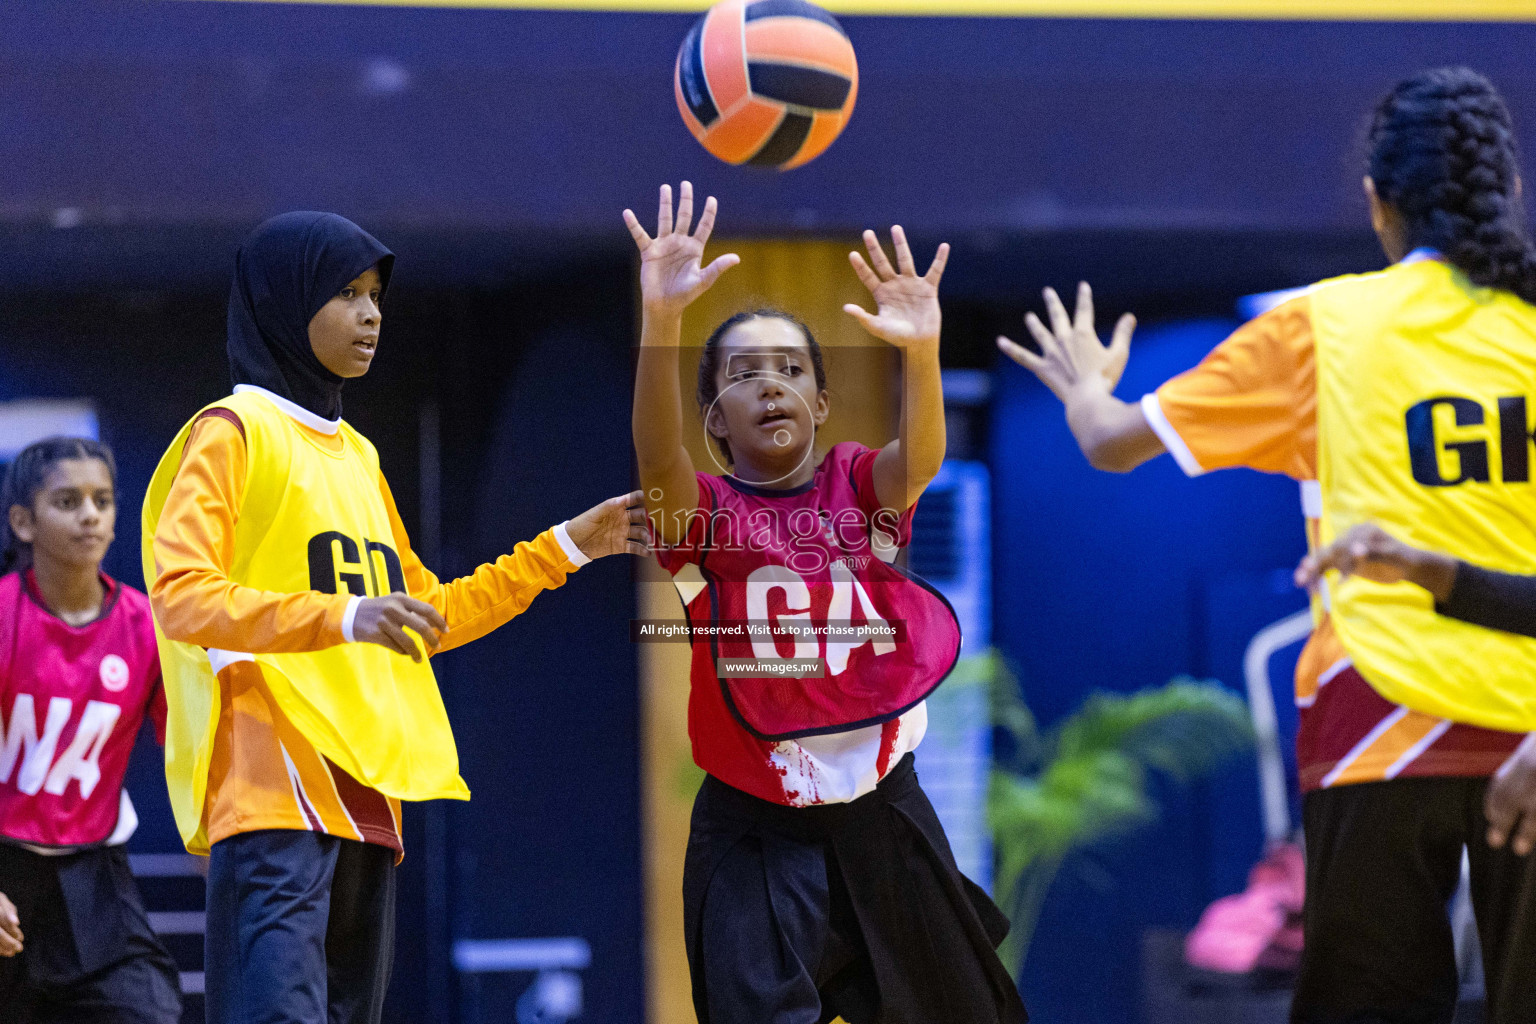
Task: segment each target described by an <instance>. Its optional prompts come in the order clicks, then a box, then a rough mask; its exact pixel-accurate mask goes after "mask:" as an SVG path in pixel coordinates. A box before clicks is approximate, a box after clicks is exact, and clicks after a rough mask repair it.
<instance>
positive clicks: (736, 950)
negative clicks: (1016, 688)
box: [683, 754, 1029, 1024]
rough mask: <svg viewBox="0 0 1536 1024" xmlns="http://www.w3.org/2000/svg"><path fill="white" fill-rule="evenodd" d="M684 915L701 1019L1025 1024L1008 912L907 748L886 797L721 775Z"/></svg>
mask: <svg viewBox="0 0 1536 1024" xmlns="http://www.w3.org/2000/svg"><path fill="white" fill-rule="evenodd" d="M683 912H684V922H685V932H686V938H687V944H688V966H689V969H690V972H691V974H692V978H693V1002H694V1010H695V1012H696V1014H697V1016H698V1019H699V1021H700V1024H827V1022H828V1021H831V1020H832V1019H833V1018H834V1017H837V1016H841V1017H842V1018H843V1019H844V1020H846V1021H848V1022H849V1024H1024V1022H1025V1021H1027V1020H1028V1017H1029V1015H1028V1014H1027V1013H1026V1012H1025V1010H1024V1004H1023V1002H1022V1001H1021V1000H1020V999H1019V992H1018V989H1017V988H1016V987H1015V986H1014V983H1013V980H1012V979H1011V978H1010V977H1009V976H1008V972H1007V970H1006V969H1005V968H1004V967H1003V964H1002V961H1001V960H999V959H998V956H997V952H996V947H997V945H998V943H1000V942H1001V941H1002V940H1003V937H1004V936H1005V935H1007V932H1008V921H1007V919H1006V918H1005V917H1004V916H1003V914H1002V913H1001V912H1000V911H999V910H998V909H997V907H996V906H994V905H993V903H992V901H991V899H989V898H988V897H987V894H986V893H985V892H983V891H982V890H981V889H980V888H979V887H977V886H976V885H975V884H974V883H973V882H971V881H970V879H968V878H966V877H965V876H964V875H962V874H961V873H960V870H959V868H958V867H956V865H955V858H954V855H953V854H952V853H951V851H950V848H949V841H948V840H947V839H946V838H945V836H944V829H943V826H941V825H940V824H939V819H938V816H937V815H936V814H934V811H933V805H932V804H930V803H929V802H928V797H927V795H926V794H924V793H923V791H922V788H921V787H920V786H919V785H918V782H917V772H916V771H915V770H914V768H913V758H912V755H911V754H908V755H907V756H906V757H905V758H903V759H902V761H901V762H900V763H899V764H898V765H897V766H896V767H895V768H893V769H892V770H891V772H890V774H889V775H887V776H886V778H885V779H884V780H882V781H881V782H880V784H879V786H878V787H876V789H875V791H874V792H873V793H869V794H867V795H865V796H862V797H860V798H859V799H857V800H855V801H853V802H851V803H845V804H827V805H823V806H817V807H804V808H795V807H784V806H781V805H779V804H774V803H769V802H767V801H765V800H759V799H758V798H757V797H754V796H750V795H748V794H746V793H743V792H741V791H740V790H736V789H732V788H731V787H730V786H728V785H726V784H725V783H723V782H721V781H719V780H718V779H716V778H714V777H713V776H709V777H706V778H705V780H704V785H703V786H702V787H701V788H700V790H699V795H698V798H697V799H696V800H695V802H694V806H693V822H692V829H691V832H690V834H689V838H688V854H687V859H686V861H685V862H684V867H683Z"/></svg>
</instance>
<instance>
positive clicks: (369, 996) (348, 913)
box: [203, 829, 395, 1024]
mask: <svg viewBox="0 0 1536 1024" xmlns="http://www.w3.org/2000/svg"><path fill="white" fill-rule="evenodd" d="M394 952H395V852H394V851H393V850H390V849H387V848H385V847H383V846H375V845H372V844H370V843H360V842H357V841H355V840H352V839H341V838H338V837H336V836H328V835H324V834H322V833H319V832H298V831H285V830H279V829H272V830H267V831H261V832H243V833H240V834H238V835H234V836H230V837H229V838H228V839H223V840H220V841H219V842H217V843H215V844H214V846H213V850H212V853H211V856H210V857H209V863H208V930H207V939H206V946H205V947H204V956H203V960H204V972H205V994H206V999H207V1003H206V1005H207V1022H208V1024H322V1022H328V1024H378V1021H379V1018H380V1016H381V1015H382V1014H383V1011H384V993H385V991H386V990H387V989H388V988H389V972H390V967H391V966H392V965H393V963H394Z"/></svg>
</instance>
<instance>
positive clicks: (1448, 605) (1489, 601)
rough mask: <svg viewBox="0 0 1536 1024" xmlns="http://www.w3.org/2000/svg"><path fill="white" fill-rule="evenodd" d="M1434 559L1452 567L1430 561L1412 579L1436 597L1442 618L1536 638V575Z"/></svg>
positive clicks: (1445, 557)
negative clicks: (1427, 565) (1443, 616)
mask: <svg viewBox="0 0 1536 1024" xmlns="http://www.w3.org/2000/svg"><path fill="white" fill-rule="evenodd" d="M1434 557H1435V558H1438V559H1440V560H1442V561H1443V562H1444V563H1448V565H1435V564H1434V563H1433V562H1430V563H1428V564H1429V565H1430V567H1429V568H1421V569H1418V570H1416V571H1415V572H1414V573H1413V574H1411V575H1410V577H1409V578H1410V579H1412V580H1413V581H1414V582H1415V583H1418V584H1419V585H1420V586H1422V587H1424V588H1425V589H1426V590H1428V591H1429V592H1430V593H1431V594H1434V595H1435V610H1436V611H1438V612H1439V613H1440V614H1441V615H1445V616H1447V617H1449V618H1453V619H1460V620H1461V621H1463V622H1470V623H1472V624H1473V625H1475V626H1483V627H1485V628H1487V629H1498V630H1503V631H1504V632H1506V633H1519V634H1521V635H1522V636H1531V637H1536V576H1521V575H1515V574H1513V573H1505V572H1495V571H1493V570H1491V569H1484V568H1482V567H1480V566H1476V565H1468V564H1467V563H1465V562H1460V563H1458V562H1457V561H1455V560H1454V559H1451V558H1449V557H1448V556H1445V555H1440V556H1434ZM1437 588H1438V590H1439V592H1437ZM1442 595H1443V596H1442Z"/></svg>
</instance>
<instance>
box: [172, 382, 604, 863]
mask: <svg viewBox="0 0 1536 1024" xmlns="http://www.w3.org/2000/svg"><path fill="white" fill-rule="evenodd" d="M295 422H298V423H299V427H300V429H301V430H302V431H303V432H304V434H305V436H306V437H307V438H308V439H309V440H310V441H312V442H313V443H315V444H316V445H318V446H320V447H322V448H325V449H328V450H331V451H339V450H340V449H341V446H342V445H343V444H345V441H344V439H343V437H342V436H341V435H340V434H337V433H324V432H322V431H320V430H317V429H315V428H314V427H313V426H311V425H309V424H306V423H303V422H299V421H297V420H296V421H295ZM245 480H246V445H245V428H244V425H243V424H242V423H241V422H240V419H239V417H238V416H237V415H236V414H235V413H234V412H232V411H231V410H228V409H223V408H214V409H211V410H209V411H208V412H206V413H204V415H203V416H202V417H201V418H200V419H199V420H198V421H197V423H196V424H194V426H193V429H192V432H191V435H190V436H189V437H188V439H187V445H186V450H185V452H184V453H183V456H182V463H181V466H180V468H179V470H178V471H177V474H176V479H175V481H174V483H173V485H172V487H171V491H170V494H169V495H168V496H167V498H166V501H165V506H164V509H163V511H162V512H161V518H160V523H159V527H158V529H157V530H156V532H155V538H154V555H155V568H156V577H155V579H154V581H153V582H152V583H151V585H150V588H149V596H150V600H151V603H152V605H153V607H154V612H155V616H156V617H157V618H158V619H159V622H160V628H161V630H162V631H163V632H164V633H165V634H166V635H167V636H171V637H174V638H175V639H177V640H182V641H185V642H188V643H194V644H198V645H200V646H203V647H208V648H215V649H218V650H224V651H242V652H248V653H251V654H268V653H279V652H299V651H315V650H323V649H324V648H327V647H331V646H334V645H336V644H341V643H345V642H347V637H346V635H345V627H346V625H347V623H346V622H345V619H346V615H347V610H348V607H349V605H350V604H351V603H352V601H353V600H354V599H353V598H352V597H351V596H350V595H347V594H324V593H320V592H318V591H304V592H300V593H291V594H281V593H273V592H269V591H263V590H257V589H255V588H252V587H247V586H242V585H241V584H240V583H238V582H236V581H235V580H233V579H232V578H231V576H230V569H231V563H232V561H233V558H234V549H235V530H236V527H237V524H238V522H239V516H240V511H239V510H240V507H241V503H242V499H243V497H244V487H245ZM379 490H380V492H381V493H382V495H383V498H384V504H385V507H386V508H387V510H388V513H389V521H390V527H391V529H392V532H393V534H394V537H393V540H394V547H395V550H396V551H397V552H399V555H400V562H401V566H402V569H403V572H404V577H405V584H406V590H407V591H408V592H409V594H410V595H411V596H412V597H415V598H418V599H419V600H422V601H426V602H427V603H429V604H431V605H432V606H433V607H434V608H436V609H437V610H438V612H440V613H441V614H442V616H443V618H445V619H446V620H447V622H448V632H447V633H446V634H444V636H443V640H442V646H441V647H439V650H440V651H442V650H449V649H452V648H454V647H458V646H460V645H462V644H466V643H468V642H469V641H471V640H474V639H476V638H478V637H482V636H484V635H485V634H487V633H489V632H491V631H492V630H494V629H495V628H496V627H498V626H500V625H502V624H503V623H505V622H507V621H508V620H509V619H511V618H512V617H513V616H515V615H518V614H519V613H521V612H522V611H523V610H524V609H525V608H527V607H528V605H529V604H530V603H531V602H532V601H533V599H534V598H535V597H536V596H538V594H539V593H540V592H541V591H544V590H549V589H552V588H554V587H558V586H560V585H561V584H562V583H564V582H565V579H566V576H567V575H568V574H569V573H570V572H572V571H573V570H575V569H576V568H577V567H578V566H580V565H582V564H584V563H585V562H586V561H588V559H587V558H586V556H584V555H583V554H582V553H581V551H580V549H578V548H577V547H576V546H575V545H574V544H572V543H571V541H570V538H569V536H568V535H566V534H565V531H564V530H563V529H562V528H561V527H556V528H554V529H550V530H546V531H545V532H544V533H542V534H540V535H539V536H538V537H536V538H535V539H534V540H532V541H528V542H524V543H520V544H518V545H517V546H516V547H515V548H514V549H513V551H512V553H511V554H508V555H503V556H502V557H500V558H498V559H497V560H496V561H495V562H492V563H487V564H485V565H482V566H480V568H478V569H477V570H475V572H474V573H473V574H471V575H469V576H466V577H463V578H461V579H457V580H452V581H450V582H447V583H444V582H441V581H439V580H438V578H437V577H436V576H434V575H433V574H432V572H431V571H430V570H428V569H427V567H426V566H425V565H423V564H422V562H421V559H420V558H419V557H417V555H416V553H415V552H414V551H413V550H412V548H411V545H410V540H409V538H408V536H407V535H406V531H405V527H404V525H403V524H402V523H401V521H400V514H399V511H398V510H397V508H396V507H395V502H394V498H393V496H392V495H391V494H390V491H389V485H388V484H387V483H385V481H384V479H383V476H382V474H381V475H380V477H379ZM216 667H217V666H216ZM217 678H218V684H219V689H220V698H221V702H220V707H221V712H220V718H219V723H218V726H217V728H216V731H215V735H214V742H213V751H212V758H211V763H210V769H209V779H208V788H207V795H206V797H205V799H204V802H203V823H204V826H205V828H206V830H207V835H208V841H209V842H210V843H216V842H218V841H219V840H220V839H224V838H227V837H229V836H231V835H234V834H236V833H239V832H250V831H256V830H258V829H273V828H276V829H301V830H302V829H310V830H314V831H319V832H325V833H328V834H330V835H335V836H341V837H343V838H347V839H358V840H362V841H365V842H371V843H376V844H379V845H382V846H388V847H390V848H392V849H394V850H396V851H400V850H401V849H402V843H401V838H400V805H399V801H398V800H395V799H393V798H387V797H385V796H384V795H383V794H381V793H378V792H377V791H375V790H372V789H370V788H368V787H366V786H364V785H362V784H361V783H359V782H357V781H356V780H355V779H353V778H352V777H351V776H349V775H347V773H346V772H344V771H342V770H341V769H340V768H338V767H336V766H335V765H334V764H332V763H331V762H330V761H329V760H328V759H326V758H325V757H324V756H323V755H321V754H320V753H319V752H318V751H317V750H316V749H315V748H314V746H313V745H312V744H310V743H309V741H308V740H306V739H305V738H304V737H303V736H302V734H300V732H299V730H298V729H297V728H296V727H295V726H294V725H293V724H292V723H291V722H289V721H288V719H287V718H286V717H285V716H284V714H283V712H282V710H281V709H280V708H279V707H278V704H277V702H276V700H275V699H274V698H273V696H272V693H271V691H270V689H269V688H268V686H267V684H266V681H265V680H264V678H263V676H262V669H261V666H260V664H259V663H257V662H253V661H235V662H233V663H231V664H228V665H225V666H223V667H222V668H219V670H218V675H217Z"/></svg>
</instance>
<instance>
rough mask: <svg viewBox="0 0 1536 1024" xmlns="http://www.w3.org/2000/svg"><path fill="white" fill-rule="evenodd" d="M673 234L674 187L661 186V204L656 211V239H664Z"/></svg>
mask: <svg viewBox="0 0 1536 1024" xmlns="http://www.w3.org/2000/svg"><path fill="white" fill-rule="evenodd" d="M671 233H672V186H671V185H663V186H661V202H660V204H659V206H658V208H657V211H656V237H657V238H664V237H666V236H667V235H670V234H671Z"/></svg>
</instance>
